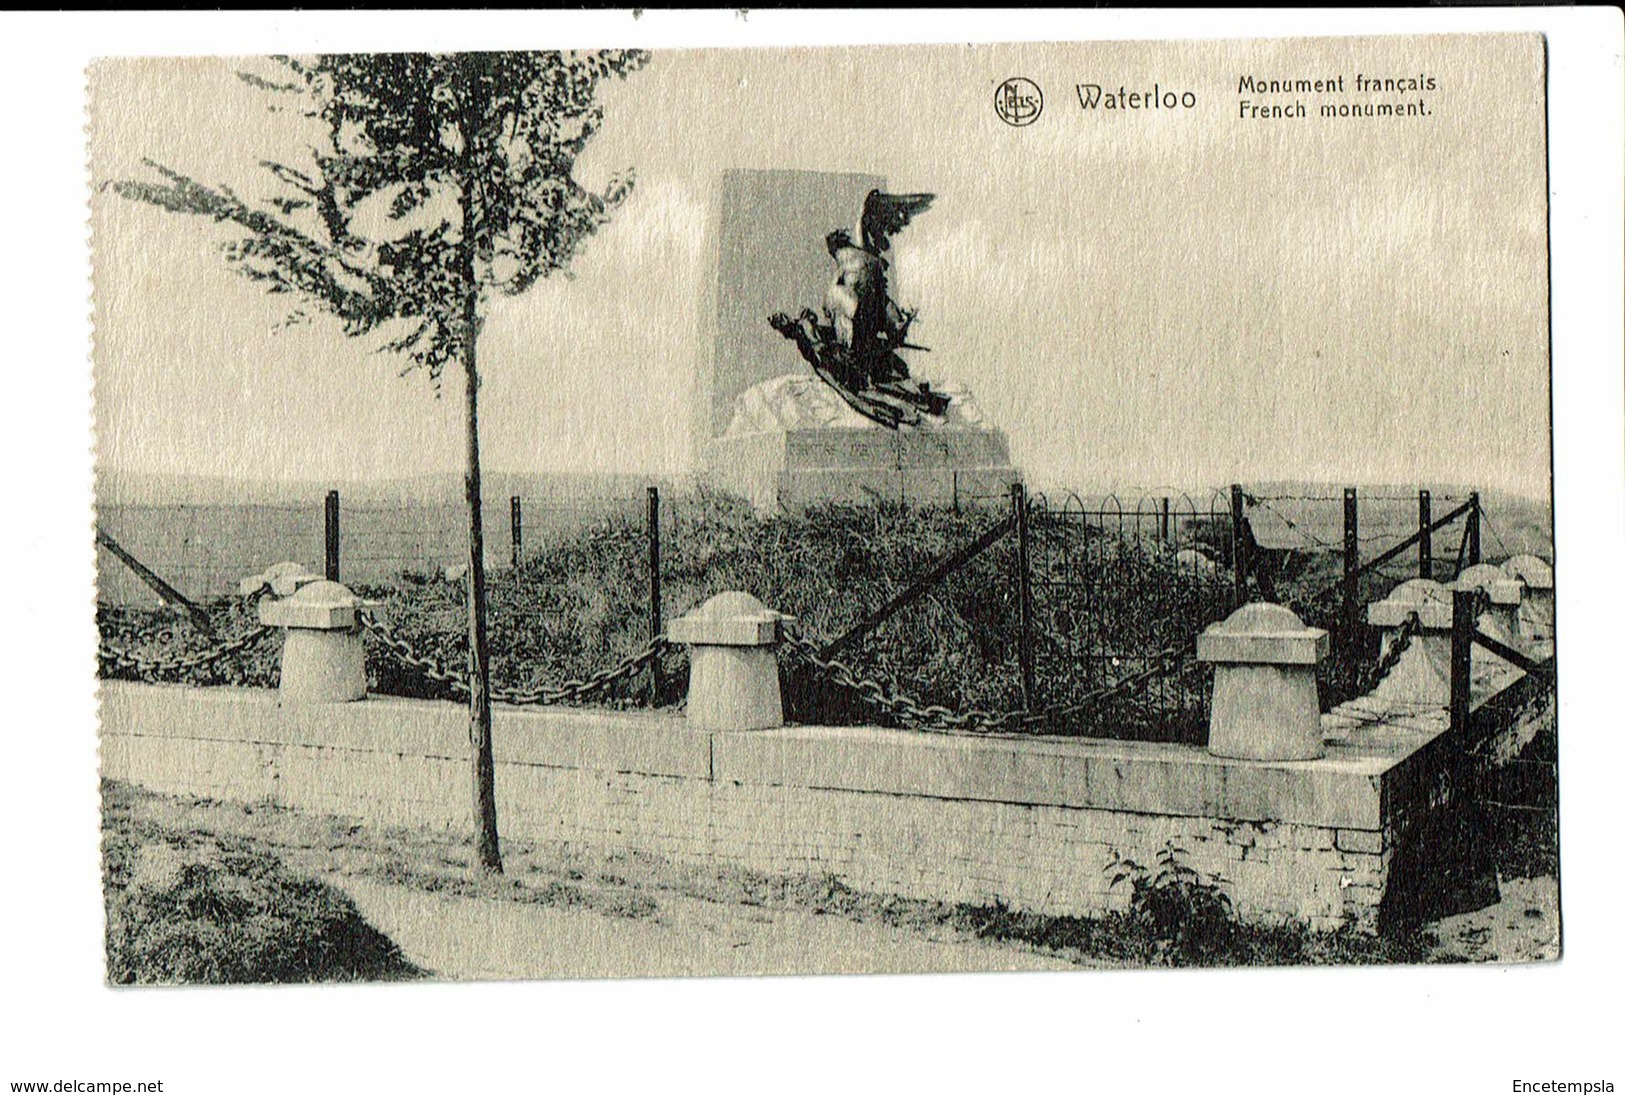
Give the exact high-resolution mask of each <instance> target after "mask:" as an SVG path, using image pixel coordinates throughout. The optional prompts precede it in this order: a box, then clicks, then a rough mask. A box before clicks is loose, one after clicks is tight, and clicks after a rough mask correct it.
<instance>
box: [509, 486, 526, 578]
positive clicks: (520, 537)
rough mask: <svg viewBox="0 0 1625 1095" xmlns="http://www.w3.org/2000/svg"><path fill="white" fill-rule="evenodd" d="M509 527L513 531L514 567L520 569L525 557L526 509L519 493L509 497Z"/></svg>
mask: <svg viewBox="0 0 1625 1095" xmlns="http://www.w3.org/2000/svg"><path fill="white" fill-rule="evenodd" d="M508 527H509V528H510V529H512V531H513V568H514V569H515V570H518V569H519V564H520V563H521V562H522V561H523V560H524V558H525V549H524V543H525V511H524V504H523V503H522V502H520V501H519V496H518V495H517V494H516V495H514V496H513V497H511V498H509V499H508Z"/></svg>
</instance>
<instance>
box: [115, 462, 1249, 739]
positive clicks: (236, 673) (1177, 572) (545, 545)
mask: <svg viewBox="0 0 1625 1095" xmlns="http://www.w3.org/2000/svg"><path fill="white" fill-rule="evenodd" d="M1004 516H1005V511H1004V509H1003V508H1002V507H1001V508H995V509H975V508H971V509H966V510H964V511H961V512H956V511H954V510H951V509H946V508H935V509H934V508H909V507H904V506H898V505H888V504H882V503H860V504H843V503H825V504H822V505H817V506H813V507H810V508H808V509H806V510H804V511H801V512H798V513H795V514H780V515H761V514H758V513H756V512H755V511H754V510H753V509H752V508H751V507H750V506H749V505H748V504H746V503H744V502H742V501H739V500H737V499H731V498H728V497H726V496H720V495H716V494H711V493H706V492H700V493H697V494H694V495H688V496H684V497H680V498H677V499H674V500H672V501H671V502H670V503H669V504H668V506H667V511H666V519H665V525H664V528H663V536H662V538H663V549H664V552H663V559H662V568H661V569H662V584H663V597H662V602H663V607H664V615H665V618H666V619H667V620H668V621H669V620H671V619H673V618H675V617H676V616H678V615H680V614H682V613H683V612H686V611H688V610H690V609H692V608H694V607H695V606H697V605H698V604H700V603H701V602H702V601H704V600H705V599H706V598H707V597H710V596H711V595H712V594H714V593H718V592H721V591H723V590H728V589H742V590H746V591H748V592H750V593H753V594H755V595H756V596H757V597H759V598H760V599H761V600H762V601H763V602H764V603H766V604H767V605H769V606H770V607H773V608H776V609H778V610H780V611H782V612H787V613H789V614H791V615H793V616H795V617H796V618H797V620H798V621H799V626H800V627H801V629H802V631H803V632H804V633H805V634H807V635H808V636H809V637H811V638H814V639H818V640H828V639H832V638H834V637H836V636H838V635H841V634H842V633H844V632H845V631H847V630H848V629H849V628H851V627H852V626H853V625H854V624H856V623H858V622H859V621H860V620H862V619H863V618H864V617H865V616H866V615H867V614H868V613H869V612H871V611H873V610H874V609H876V608H878V607H879V606H880V605H882V604H884V603H886V602H887V601H888V600H889V599H890V598H892V597H893V596H895V595H896V594H898V593H899V592H901V591H902V590H904V589H905V588H907V587H908V585H909V584H910V583H912V582H913V581H914V580H915V579H917V578H918V577H919V576H921V575H922V574H924V573H926V572H927V571H928V570H930V569H931V568H932V567H934V566H935V565H936V564H938V563H939V562H941V561H942V560H943V559H945V558H947V557H948V556H949V555H951V554H952V553H953V552H955V551H956V550H958V549H960V548H962V547H964V546H965V545H967V544H970V543H971V542H972V541H974V540H975V539H976V538H977V537H978V536H980V535H981V534H982V533H983V532H985V531H986V530H987V529H989V528H990V527H992V526H993V525H994V524H995V523H997V522H998V521H999V520H1000V519H1002V518H1003V517H1004ZM1033 536H1034V541H1035V546H1034V552H1033V564H1032V567H1033V577H1034V601H1035V610H1036V623H1035V631H1036V633H1037V635H1038V646H1037V650H1036V663H1037V681H1036V685H1037V689H1036V694H1037V700H1036V705H1037V706H1053V705H1065V704H1068V703H1070V702H1073V701H1075V700H1077V699H1078V698H1079V697H1080V696H1082V695H1083V694H1085V693H1087V692H1088V691H1089V690H1090V689H1093V688H1098V687H1100V686H1103V685H1109V684H1112V683H1114V682H1115V681H1116V680H1118V679H1121V678H1122V677H1124V676H1128V675H1131V674H1133V673H1135V672H1137V671H1139V670H1141V669H1144V668H1145V667H1146V666H1145V664H1144V663H1143V662H1139V661H1137V660H1136V659H1138V658H1142V657H1144V656H1145V655H1149V654H1150V653H1152V652H1153V651H1156V650H1160V649H1164V648H1166V647H1169V646H1175V645H1181V644H1188V643H1189V642H1190V641H1191V639H1192V638H1193V637H1194V635H1195V634H1196V632H1197V631H1199V630H1200V629H1201V627H1202V626H1203V625H1204V624H1206V623H1209V622H1212V621H1213V620H1215V619H1219V618H1221V617H1222V616H1223V615H1224V614H1225V613H1226V612H1227V611H1228V608H1229V598H1230V597H1231V591H1230V589H1229V586H1228V584H1227V583H1226V582H1224V581H1223V580H1222V577H1215V576H1213V575H1207V576H1204V575H1203V574H1200V573H1195V572H1193V571H1191V570H1190V569H1188V568H1185V567H1181V566H1179V565H1177V564H1176V563H1175V562H1174V560H1173V557H1172V554H1171V553H1170V552H1169V551H1166V550H1159V549H1158V548H1157V547H1156V546H1155V545H1152V544H1148V543H1141V542H1137V541H1133V540H1132V539H1130V540H1124V539H1121V538H1119V537H1117V536H1115V535H1112V536H1107V535H1101V534H1099V533H1096V532H1090V531H1087V530H1083V529H1080V528H1078V527H1075V526H1073V527H1065V526H1062V525H1059V524H1056V525H1046V524H1044V523H1043V522H1042V521H1039V522H1038V523H1036V524H1035V527H1034V530H1033ZM1014 539H1015V538H1014V537H1013V536H1006V537H1004V538H1003V539H1002V540H1000V541H999V542H998V543H996V544H995V545H993V547H991V548H990V549H989V550H987V551H985V552H984V553H982V554H981V555H980V556H978V557H977V558H976V559H975V560H973V561H972V562H971V563H970V564H968V565H967V566H965V567H964V568H963V569H961V570H959V571H958V572H956V573H955V574H953V575H951V576H949V577H948V578H947V579H946V580H944V581H943V582H942V583H940V584H938V585H937V586H935V587H934V588H932V589H931V590H930V591H929V592H928V593H927V594H926V595H925V596H924V597H923V598H921V599H920V600H919V601H917V602H916V603H914V604H913V605H912V606H910V607H909V608H907V609H905V610H904V611H902V612H901V613H899V614H898V615H897V616H895V617H893V618H892V619H890V620H888V621H887V622H886V623H885V624H884V625H882V626H881V627H880V628H879V629H878V630H877V631H875V632H874V633H873V634H872V635H871V636H869V637H868V638H867V639H866V640H864V641H863V642H862V643H861V644H859V645H858V646H855V647H853V648H852V649H851V650H850V651H849V652H848V653H847V654H846V655H844V657H845V659H846V660H847V661H848V662H849V663H850V664H851V665H852V666H853V667H854V669H856V670H857V671H858V672H859V673H860V674H861V675H863V676H867V677H872V678H874V679H876V680H878V681H880V682H881V683H882V684H883V685H885V686H886V687H887V688H888V690H890V691H894V692H902V693H905V694H907V695H908V696H910V697H911V698H913V699H914V700H916V701H918V702H920V703H922V704H940V705H942V706H944V707H948V708H952V709H956V710H963V709H966V708H973V707H974V708H981V709H984V710H989V711H1011V710H1016V709H1019V708H1020V707H1021V705H1022V702H1021V682H1020V673H1019V670H1018V668H1017V647H1018V643H1019V618H1020V615H1019V606H1018V592H1017V587H1016V582H1015V578H1014V575H1015V567H1016V558H1015V553H1016V545H1015V542H1014ZM647 551H648V546H647V543H646V540H645V533H644V529H643V525H642V522H641V520H640V519H638V518H636V517H634V516H631V515H629V514H624V513H618V514H613V515H611V516H607V517H604V518H602V519H600V520H598V521H596V522H594V523H592V524H589V525H585V526H581V527H577V528H574V529H569V530H559V531H554V530H549V531H547V532H546V533H544V538H543V539H542V540H541V542H539V543H538V544H537V545H536V547H535V548H534V549H533V550H532V552H531V554H530V557H529V558H528V559H527V560H526V561H525V562H524V564H523V565H522V566H521V567H519V568H518V569H516V570H509V569H504V570H499V571H494V572H493V573H492V574H491V576H490V584H489V588H490V609H491V612H490V646H491V655H492V677H493V683H494V684H495V685H496V686H497V687H498V688H534V687H537V686H540V685H544V684H555V683H557V682H559V681H563V680H568V679H573V678H576V679H578V678H581V677H585V676H587V675H589V674H591V673H593V672H596V671H598V670H600V669H603V668H606V667H608V666H611V665H614V664H615V663H616V662H617V661H619V660H620V659H621V658H624V657H626V656H627V655H629V654H632V653H634V652H636V651H637V650H639V649H640V648H641V647H642V646H643V644H644V643H645V641H646V640H647V638H648V619H649V605H648V589H649V578H648V570H647V567H648V556H647ZM358 592H361V593H363V594H364V595H366V596H368V597H370V598H373V599H376V600H379V601H382V602H384V605H385V610H384V616H385V618H386V619H387V620H388V621H389V623H390V626H391V628H392V629H393V630H394V631H395V632H396V634H398V635H400V636H401V637H403V638H405V639H406V640H407V641H408V642H409V643H410V645H411V646H412V648H413V649H414V650H415V651H417V652H418V653H419V654H422V655H428V656H430V657H432V658H434V659H436V660H437V661H438V662H439V663H440V664H441V665H443V666H445V667H446V668H448V669H451V670H454V671H460V670H461V668H462V667H463V665H464V664H465V662H466V654H465V642H466V640H465V637H464V636H465V628H466V612H467V610H466V601H465V597H466V591H465V588H464V585H463V583H461V582H456V581H447V580H445V579H444V578H441V577H439V576H434V575H413V574H402V575H400V576H398V577H397V579H396V580H395V581H394V582H393V583H391V584H389V585H386V586H377V587H368V588H364V589H360V590H358ZM214 611H215V613H216V614H217V616H218V617H219V624H218V626H217V630H218V631H220V632H221V633H222V634H235V633H240V632H241V630H243V628H244V627H246V626H248V625H249V624H250V623H251V619H250V616H251V613H252V608H251V607H250V606H247V605H246V604H245V603H243V602H233V603H231V604H226V605H220V606H216V607H215V609H214ZM101 624H102V631H103V635H104V638H105V640H106V641H108V642H109V643H111V644H113V645H116V646H118V647H120V648H121V649H127V648H130V647H132V646H134V647H136V648H137V649H150V650H159V649H165V644H166V643H167V644H169V645H168V648H169V649H180V650H184V649H192V648H194V647H196V648H201V647H202V646H203V645H206V642H205V641H204V640H203V639H202V638H200V637H198V636H196V635H193V634H191V633H190V630H189V629H188V628H187V627H186V626H185V625H180V624H176V623H175V622H174V621H173V619H171V618H166V617H164V616H162V614H157V613H151V612H146V613H142V612H138V611H134V610H128V609H124V610H114V609H104V611H103V613H102V619H101ZM369 643H371V640H370V639H369ZM276 649H277V640H276V639H274V638H273V639H270V640H268V641H266V642H264V643H261V644H260V645H259V646H257V647H255V648H254V649H252V650H251V651H249V652H245V654H244V655H242V656H240V657H233V658H230V659H227V660H226V661H225V662H223V663H222V664H220V665H218V666H214V667H209V668H205V669H199V670H194V671H191V672H189V673H187V674H182V675H179V676H178V677H174V676H171V677H167V678H165V679H180V680H184V681H187V682H188V683H197V684H239V683H240V684H252V685H260V686H270V685H274V684H275V683H276ZM665 670H666V672H665V680H666V688H665V690H664V692H663V694H662V696H661V697H660V700H661V702H664V703H671V702H677V701H679V700H680V699H681V698H682V696H683V694H684V691H685V688H686V673H687V666H686V660H685V658H684V656H683V654H682V653H681V652H680V651H678V652H673V653H672V654H670V655H668V657H667V661H666V664H665ZM110 671H113V670H110ZM368 672H369V675H370V677H371V681H370V684H371V687H372V689H373V690H374V691H375V692H380V693H385V694H394V695H409V696H420V697H426V698H449V697H450V695H451V693H450V691H449V690H448V689H446V688H445V687H444V686H441V685H437V684H435V683H434V682H433V681H431V680H427V679H425V678H424V677H423V675H422V674H420V673H418V672H417V671H415V670H413V669H411V668H409V667H406V666H402V665H401V664H400V663H399V662H398V661H396V660H395V659H394V658H392V657H390V656H389V655H388V654H387V653H386V652H385V651H383V650H382V649H378V648H377V647H376V646H374V649H373V650H372V651H371V653H370V655H369V659H368ZM646 681H647V677H646V676H640V678H639V679H638V680H636V681H634V682H632V683H631V684H630V686H623V687H622V688H621V689H620V691H619V692H618V693H615V694H611V695H607V696H603V697H601V699H600V702H609V703H620V704H634V703H644V702H647V697H646V693H645V689H646V687H647V685H646ZM784 685H785V695H786V703H787V708H788V713H789V714H790V716H791V717H792V718H793V719H795V720H797V721H802V722H854V721H864V722H873V721H884V719H878V718H877V713H876V711H875V710H874V709H873V708H870V707H868V706H865V705H863V704H862V703H861V702H860V701H859V700H858V699H857V698H856V697H855V696H853V695H850V694H847V693H845V692H844V691H843V690H840V689H837V688H833V687H832V686H829V685H827V684H825V683H823V682H821V681H819V680H817V679H815V678H814V676H813V674H811V673H810V672H809V671H808V667H806V666H805V665H801V664H799V663H797V662H796V661H794V660H793V659H787V660H786V666H785V681H784ZM1202 686H1203V685H1202V679H1201V676H1200V674H1187V675H1186V677H1185V679H1183V680H1182V681H1179V682H1176V683H1175V684H1173V685H1170V684H1168V683H1166V682H1164V683H1161V684H1159V685H1158V686H1157V687H1155V688H1152V689H1144V688H1142V689H1139V690H1138V692H1137V693H1136V694H1134V695H1131V696H1129V697H1128V698H1126V699H1124V700H1119V701H1115V703H1114V704H1113V705H1112V706H1111V707H1110V708H1108V709H1105V710H1102V711H1099V712H1092V713H1091V717H1093V718H1094V719H1095V723H1094V725H1093V726H1082V725H1078V726H1064V727H1046V729H1049V730H1050V731H1051V732H1074V733H1075V732H1099V733H1108V734H1109V733H1121V734H1128V735H1131V736H1136V737H1152V738H1155V737H1166V738H1179V739H1185V740H1196V739H1197V738H1199V736H1200V734H1201V731H1202V726H1201V718H1200V706H1201V705H1200V695H1201V688H1202ZM1173 690H1177V691H1178V692H1179V694H1177V695H1175V694H1172V692H1173Z"/></svg>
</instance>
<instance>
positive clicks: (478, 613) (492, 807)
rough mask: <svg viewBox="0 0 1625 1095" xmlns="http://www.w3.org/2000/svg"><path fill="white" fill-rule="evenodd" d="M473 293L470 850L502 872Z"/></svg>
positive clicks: (469, 338)
mask: <svg viewBox="0 0 1625 1095" xmlns="http://www.w3.org/2000/svg"><path fill="white" fill-rule="evenodd" d="M478 307H479V304H478V290H477V289H475V288H474V287H473V286H472V285H471V286H470V288H469V290H468V297H467V300H466V302H465V303H464V319H465V321H466V323H467V327H466V333H465V336H464V339H463V378H464V380H465V382H466V391H467V412H468V413H467V462H466V466H465V467H464V470H463V487H464V495H465V497H466V499H467V502H468V741H469V745H470V754H471V757H472V759H473V776H474V817H475V819H476V824H477V825H478V833H477V836H476V847H477V852H478V859H479V865H480V867H481V869H483V870H485V871H489V872H491V873H493V874H501V873H502V849H501V845H500V844H499V843H498V840H497V800H496V763H495V760H494V759H493V756H492V751H491V662H490V650H489V646H488V644H487V642H486V635H485V615H486V608H485V524H484V519H483V518H482V516H481V513H480V411H479V390H480V374H479V369H478V367H477V363H476V360H475V332H476V327H477V318H476V310H477V309H478Z"/></svg>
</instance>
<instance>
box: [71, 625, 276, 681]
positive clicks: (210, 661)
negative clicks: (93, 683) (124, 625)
mask: <svg viewBox="0 0 1625 1095" xmlns="http://www.w3.org/2000/svg"><path fill="white" fill-rule="evenodd" d="M275 630H276V628H274V627H266V626H265V625H263V624H262V625H260V626H259V627H256V628H254V629H253V630H251V631H247V632H244V633H243V634H242V635H239V636H237V637H236V638H233V639H227V640H226V641H224V642H221V643H217V644H215V645H214V646H211V647H209V648H208V649H207V650H201V651H198V652H197V653H195V654H181V655H177V656H174V657H168V658H164V657H157V658H154V657H147V656H145V655H142V654H136V653H133V652H131V651H127V650H119V649H117V648H116V647H112V646H108V645H107V644H106V643H101V644H99V645H98V646H97V647H96V657H97V658H99V659H100V660H101V661H102V663H103V664H105V665H108V666H111V667H113V668H114V669H120V670H127V671H130V672H133V673H135V674H136V675H137V676H139V677H141V678H143V679H147V680H150V679H152V678H153V677H155V676H168V675H171V674H175V673H184V672H187V671H188V670H193V669H201V668H203V667H205V666H210V665H214V664H215V663H216V662H218V661H220V660H221V659H223V658H227V657H230V656H231V655H233V654H237V653H240V652H241V651H243V650H246V649H248V648H249V647H251V646H253V645H254V644H255V643H257V642H259V641H260V640H261V639H263V638H265V636H267V635H269V634H270V633H271V632H273V631H275Z"/></svg>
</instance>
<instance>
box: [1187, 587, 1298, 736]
mask: <svg viewBox="0 0 1625 1095" xmlns="http://www.w3.org/2000/svg"><path fill="white" fill-rule="evenodd" d="M1328 643H1329V640H1328V639H1327V635H1326V632H1325V631H1324V630H1322V629H1321V628H1318V627H1305V626H1304V624H1303V621H1302V620H1300V619H1298V617H1297V615H1296V614H1294V613H1293V611H1292V610H1291V609H1289V608H1284V607H1282V606H1281V605H1273V604H1267V603H1264V602H1261V601H1255V602H1254V603H1252V604H1249V605H1243V606H1242V607H1241V608H1238V609H1236V611H1234V612H1232V613H1231V614H1230V616H1229V617H1228V618H1227V619H1225V620H1224V621H1223V622H1221V623H1217V624H1214V625H1213V626H1212V627H1210V628H1208V629H1207V630H1206V631H1204V632H1202V634H1201V635H1199V636H1197V639H1196V656H1197V658H1199V659H1200V660H1202V661H1204V662H1212V663H1213V714H1212V717H1211V721H1210V723H1209V727H1208V742H1207V748H1208V752H1210V753H1212V754H1214V755H1215V756H1220V757H1234V758H1238V759H1241V760H1312V759H1314V758H1315V757H1319V756H1323V755H1325V752H1326V743H1325V740H1324V739H1323V737H1322V735H1321V731H1320V693H1319V689H1318V688H1317V687H1316V682H1315V672H1316V666H1318V665H1319V664H1320V661H1321V659H1322V658H1324V657H1325V656H1326V652H1327V649H1328Z"/></svg>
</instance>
